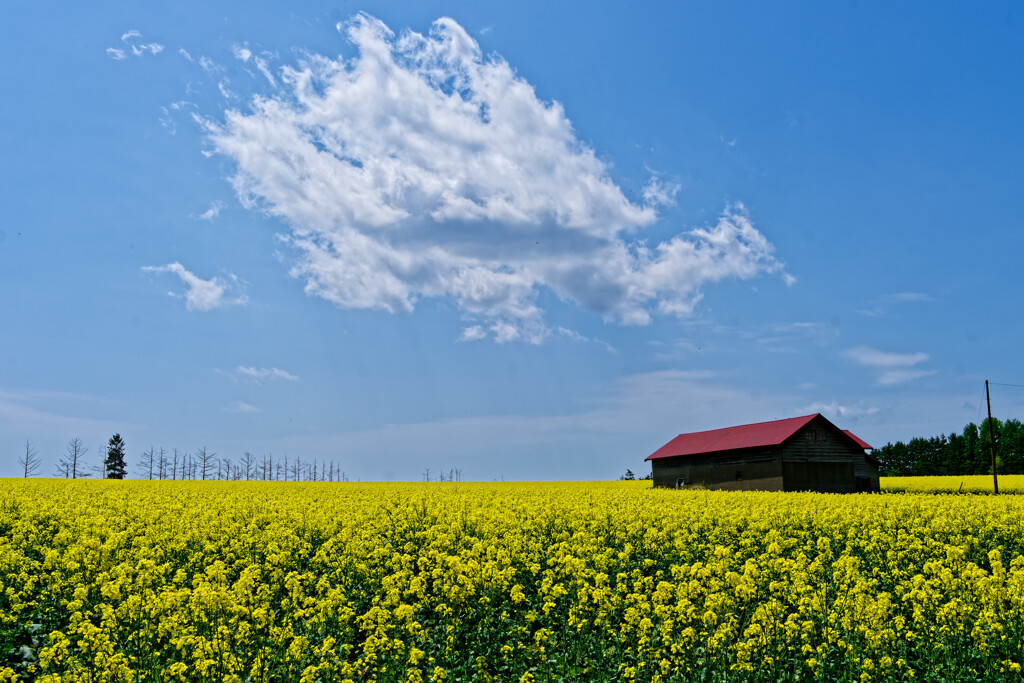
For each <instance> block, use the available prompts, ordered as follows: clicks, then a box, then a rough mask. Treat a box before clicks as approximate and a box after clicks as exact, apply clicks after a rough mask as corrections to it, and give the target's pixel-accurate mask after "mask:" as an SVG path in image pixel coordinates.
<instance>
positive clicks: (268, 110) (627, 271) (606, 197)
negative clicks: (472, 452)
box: [206, 15, 789, 343]
mask: <svg viewBox="0 0 1024 683" xmlns="http://www.w3.org/2000/svg"><path fill="white" fill-rule="evenodd" d="M339 28H340V30H342V31H343V32H344V33H345V35H346V36H347V37H348V39H349V41H350V42H351V43H352V44H353V45H354V46H355V48H356V49H357V52H358V54H357V56H356V57H354V58H352V59H345V60H341V59H338V60H334V59H330V58H328V57H323V56H319V55H313V56H309V57H308V58H306V59H305V61H303V62H301V63H299V64H298V65H295V66H291V67H285V68H283V69H281V71H280V73H281V81H282V83H283V86H284V88H283V90H282V91H280V92H278V91H276V90H274V91H273V92H271V93H269V94H268V93H264V94H261V95H260V96H258V97H255V98H253V100H252V101H251V104H250V109H249V110H248V111H246V112H243V111H237V110H234V109H230V110H228V111H226V112H225V114H224V121H223V122H214V121H212V120H207V121H206V125H207V131H208V135H209V141H210V142H211V144H212V147H213V149H215V150H216V151H217V152H219V153H220V154H223V155H225V156H227V157H228V158H230V159H232V160H233V161H234V162H235V164H236V172H235V174H234V177H233V179H232V182H233V184H234V188H235V190H236V192H237V194H238V196H239V198H240V199H241V200H242V202H243V203H244V204H245V205H246V206H247V207H250V208H253V209H257V210H262V211H266V212H267V213H269V214H271V215H273V216H276V217H278V218H280V219H282V220H283V221H285V222H286V223H287V224H288V225H289V226H290V227H291V230H292V233H291V235H290V237H288V238H287V242H288V243H289V244H290V245H291V246H292V247H294V248H295V250H296V252H297V254H298V261H297V263H296V264H295V265H294V267H293V269H292V274H293V275H294V276H295V277H299V278H303V279H304V280H305V282H306V292H307V293H308V294H310V295H313V296H319V297H322V298H324V299H326V300H328V301H331V302H333V303H334V304H336V305H337V306H339V307H342V308H377V309H382V310H385V311H389V312H399V311H411V310H413V308H414V307H415V304H416V302H417V301H419V300H422V299H423V298H425V297H441V298H450V299H451V300H453V301H454V302H455V303H456V305H457V306H458V307H459V309H460V311H461V313H462V315H463V316H464V318H465V320H466V324H467V326H466V329H465V330H464V331H463V334H462V338H463V339H466V340H470V339H475V338H480V337H481V336H486V337H490V338H493V339H494V340H496V341H499V342H501V341H514V340H521V341H526V342H532V343H540V342H541V341H543V340H544V339H545V338H546V337H547V336H549V335H550V334H551V329H550V327H549V326H548V324H547V323H546V322H545V320H544V311H543V310H542V309H541V308H540V306H539V305H538V297H539V294H540V291H541V290H543V289H546V290H548V291H551V292H553V293H555V294H556V295H557V296H558V297H560V298H561V299H562V300H565V301H569V302H573V303H575V304H577V305H579V306H581V307H583V308H585V309H588V310H591V311H594V312H596V313H598V314H600V315H602V316H603V317H604V318H605V319H606V320H609V321H614V322H618V323H619V324H626V325H646V324H648V323H650V322H651V320H652V315H653V314H654V313H656V312H657V313H661V314H664V315H671V316H687V315H689V314H690V313H691V312H692V311H693V308H694V306H695V305H696V304H697V303H698V302H699V301H700V299H701V296H702V290H703V288H704V287H706V286H707V285H710V284H712V283H715V282H718V281H721V280H725V279H746V278H753V277H756V276H758V275H762V274H766V273H776V274H782V276H783V277H784V278H786V279H787V281H789V276H788V275H786V274H784V273H783V266H782V264H781V263H780V262H779V261H778V260H777V259H776V258H775V256H774V248H773V246H772V245H771V243H770V242H769V241H768V239H767V238H766V237H765V236H764V235H763V234H761V233H760V232H759V231H758V230H757V228H755V227H754V223H753V221H752V220H751V218H750V217H749V215H748V214H747V211H746V210H745V208H744V207H743V206H742V205H740V204H734V205H732V206H730V207H728V208H727V209H726V210H725V211H724V212H723V214H722V215H721V217H720V218H719V219H718V220H717V221H715V222H713V223H712V224H711V225H708V226H705V227H701V228H698V229H695V230H690V231H687V232H681V233H679V234H677V235H676V236H675V237H672V238H670V239H668V240H666V241H664V242H661V243H657V244H653V245H648V244H646V243H645V242H644V241H643V240H642V239H638V238H636V237H633V235H634V234H635V232H636V231H637V230H639V229H642V228H644V227H646V226H649V225H651V224H652V223H653V222H654V221H656V220H657V219H658V214H657V210H656V207H657V206H659V205H662V204H665V203H669V202H671V201H672V199H673V197H674V194H675V192H676V191H677V190H676V189H675V187H674V186H673V185H672V184H670V183H666V182H664V181H661V180H658V179H657V178H653V179H652V181H651V182H649V183H648V185H647V186H646V188H645V193H644V194H645V201H644V203H642V204H637V203H633V202H631V201H629V200H628V199H627V198H626V197H625V195H624V194H623V192H622V191H621V189H620V188H619V187H618V186H617V185H616V184H615V183H614V182H613V181H612V179H611V178H610V176H609V169H608V166H607V165H606V164H605V163H604V162H603V161H601V160H600V159H599V158H598V156H597V155H596V154H595V153H594V151H593V150H592V149H590V148H589V147H587V146H586V145H585V144H584V143H582V142H581V141H580V140H579V139H578V138H577V137H576V134H575V131H574V130H573V127H572V123H571V122H570V120H569V119H568V118H567V116H566V114H565V111H564V110H563V108H562V106H561V105H560V104H559V103H557V102H544V101H542V100H540V99H539V98H538V97H537V95H536V93H535V91H534V89H533V87H532V86H531V85H530V84H529V83H527V82H526V81H525V80H523V79H522V78H521V77H520V76H518V75H517V74H516V72H515V70H514V68H513V67H512V66H510V65H509V64H508V63H507V62H505V61H504V60H502V59H501V58H500V57H497V56H488V57H484V56H483V55H482V53H481V50H480V48H479V46H478V44H477V43H476V41H474V40H473V39H472V38H471V37H470V36H469V35H468V34H467V33H466V32H465V31H464V30H463V28H462V27H461V26H459V24H457V23H456V22H455V21H453V20H451V19H440V20H438V21H437V22H435V23H434V25H433V28H432V30H431V32H430V33H429V34H428V35H421V34H419V33H414V32H411V31H406V32H403V33H401V34H398V35H396V34H395V33H393V32H392V31H391V30H390V29H389V28H388V27H387V26H385V25H384V24H383V23H381V22H380V21H378V20H376V19H374V18H372V17H369V16H367V15H359V16H357V17H356V18H355V19H353V20H352V21H350V22H348V23H345V24H342V25H340V26H339ZM236 56H237V58H238V59H240V60H242V61H243V62H245V63H249V62H250V61H251V60H254V59H255V56H256V55H255V52H254V51H253V50H252V49H251V48H249V47H247V46H245V45H240V46H238V47H237V49H236ZM265 75H266V74H265Z"/></svg>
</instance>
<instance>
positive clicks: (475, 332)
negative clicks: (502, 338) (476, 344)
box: [459, 325, 487, 341]
mask: <svg viewBox="0 0 1024 683" xmlns="http://www.w3.org/2000/svg"><path fill="white" fill-rule="evenodd" d="M486 338H487V330H485V329H484V328H483V327H482V326H480V325H470V326H469V327H466V328H464V329H463V330H462V334H461V335H460V336H459V341H480V340H481V339H486Z"/></svg>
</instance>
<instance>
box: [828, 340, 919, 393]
mask: <svg viewBox="0 0 1024 683" xmlns="http://www.w3.org/2000/svg"><path fill="white" fill-rule="evenodd" d="M844 355H845V356H846V357H847V358H849V359H851V360H853V361H855V362H857V363H859V364H861V365H863V366H865V367H868V368H871V369H873V370H875V371H876V376H875V380H876V382H877V383H878V384H880V385H883V386H888V385H893V384H902V383H904V382H909V381H910V380H913V379H918V378H920V377H926V376H928V375H934V374H935V371H934V370H922V369H920V368H915V367H913V366H915V365H918V364H919V363H923V362H924V361H926V360H928V354H926V353H922V352H917V353H892V352H890V351H880V350H878V349H874V348H871V347H870V346H857V347H855V348H852V349H847V350H846V352H845V354H844Z"/></svg>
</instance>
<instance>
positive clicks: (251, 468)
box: [241, 451, 256, 481]
mask: <svg viewBox="0 0 1024 683" xmlns="http://www.w3.org/2000/svg"><path fill="white" fill-rule="evenodd" d="M255 465H256V458H254V457H253V455H252V453H250V452H249V451H246V452H245V453H242V465H241V466H242V467H244V468H245V480H246V481H249V476H250V475H251V474H255V470H256V467H255Z"/></svg>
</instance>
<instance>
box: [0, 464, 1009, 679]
mask: <svg viewBox="0 0 1024 683" xmlns="http://www.w3.org/2000/svg"><path fill="white" fill-rule="evenodd" d="M0 657H2V659H0V681H46V682H51V683H52V682H56V681H90V682H91V681H218V682H223V681H261V682H262V681H303V682H313V681H345V680H351V681H444V680H449V681H455V680H467V681H468V680H474V681H476V680H479V681H611V680H625V681H631V680H636V681H778V680H807V679H818V680H824V681H869V680H870V681H890V680H891V681H905V680H924V681H939V680H942V681H961V680H962V681H967V680H971V681H979V680H981V681H1004V680H1005V681H1009V680H1020V679H1021V675H1022V674H1021V663H1022V662H1024V497H1020V496H1000V497H995V496H937V495H914V494H882V495H847V496H838V495H822V494H780V493H759V492H748V493H738V492H737V493H730V492H715V491H671V490H652V489H651V488H650V484H649V482H614V483H558V484H553V483H552V484H548V483H529V484H511V483H510V484H464V483H463V484H350V483H341V484H339V483H334V484H328V483H279V482H259V483H256V482H253V483H247V482H206V483H201V482H176V483H172V482H133V481H125V482H118V481H65V480H60V481H52V480H51V481H43V480H0Z"/></svg>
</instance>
